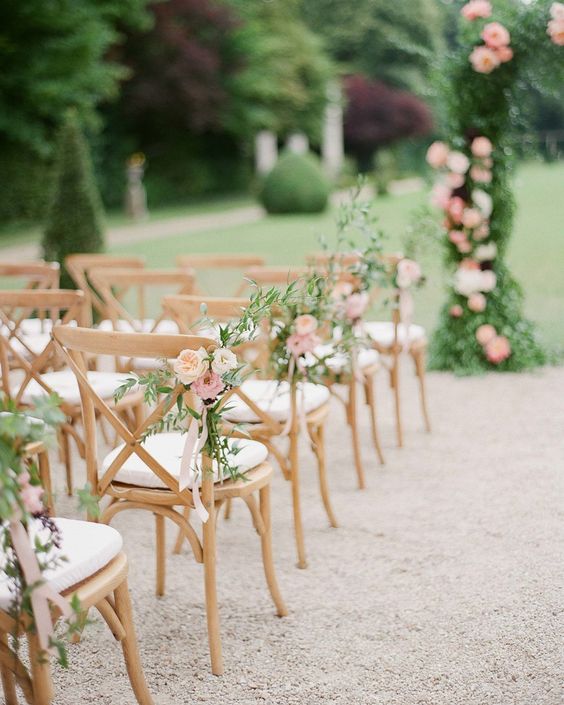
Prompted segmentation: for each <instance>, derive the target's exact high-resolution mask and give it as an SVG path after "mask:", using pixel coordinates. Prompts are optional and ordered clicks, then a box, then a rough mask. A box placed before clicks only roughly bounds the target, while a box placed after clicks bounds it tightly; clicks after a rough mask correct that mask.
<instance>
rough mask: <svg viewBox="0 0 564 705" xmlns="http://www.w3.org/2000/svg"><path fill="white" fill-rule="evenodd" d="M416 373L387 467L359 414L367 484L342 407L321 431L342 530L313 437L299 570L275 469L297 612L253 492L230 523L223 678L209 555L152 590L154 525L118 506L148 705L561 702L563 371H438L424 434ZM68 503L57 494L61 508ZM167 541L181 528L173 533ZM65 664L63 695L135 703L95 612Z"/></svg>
mask: <svg viewBox="0 0 564 705" xmlns="http://www.w3.org/2000/svg"><path fill="white" fill-rule="evenodd" d="M405 382H406V384H405V393H404V399H405V418H406V447H405V448H404V449H403V450H398V449H396V448H394V445H393V442H394V441H393V439H394V436H393V425H392V423H391V418H392V417H391V406H390V394H389V393H388V390H387V389H386V388H385V380H384V378H383V377H382V378H381V379H380V383H379V384H380V389H379V398H380V400H381V418H382V420H381V428H382V437H383V441H384V445H385V452H386V455H387V464H386V466H385V467H383V468H382V467H380V466H378V465H377V464H376V462H375V457H374V453H373V449H372V446H371V445H370V443H369V433H368V426H367V422H366V420H364V428H363V437H364V456H365V460H366V465H367V468H366V469H367V472H368V478H369V487H368V489H367V490H365V491H363V492H360V491H358V490H356V489H355V480H354V471H353V468H352V464H351V454H350V449H349V445H348V442H347V438H348V437H347V436H346V432H345V430H344V429H341V428H340V424H341V423H342V417H341V414H340V409H339V408H337V407H336V408H335V414H334V418H333V419H332V420H331V423H330V429H329V433H328V434H327V437H328V458H329V461H330V462H329V472H330V482H331V491H332V498H333V503H334V508H335V511H336V513H337V517H338V519H339V521H340V528H339V529H330V528H328V526H327V521H326V518H325V516H324V514H323V512H322V509H321V505H320V500H319V497H318V493H317V486H316V478H315V474H314V465H313V462H312V459H311V456H310V455H309V452H308V451H307V449H304V453H303V455H302V457H303V498H304V506H305V531H306V541H307V549H308V554H309V563H310V565H309V568H308V569H307V570H298V569H297V568H295V550H294V541H293V535H292V529H291V514H290V497H289V485H288V484H286V483H284V481H283V480H282V479H281V477H280V475H279V474H277V476H276V479H275V482H274V487H273V490H274V493H273V512H274V534H275V535H274V543H275V558H276V564H277V569H278V577H279V581H280V584H281V588H282V591H283V594H284V596H285V599H286V601H287V603H288V606H289V609H290V614H289V616H288V617H287V618H285V619H278V618H277V617H275V616H274V613H273V608H272V605H271V603H270V601H269V597H268V594H267V590H266V586H265V584H264V580H263V575H262V572H261V563H260V550H259V543H258V539H257V536H256V534H255V533H254V531H253V530H252V528H251V525H250V521H249V519H250V517H249V515H248V511H247V509H246V507H245V506H244V504H243V503H240V504H237V505H235V506H234V511H233V516H232V519H231V520H230V521H229V522H228V523H227V522H221V524H220V529H219V537H218V544H219V567H218V580H219V596H220V605H221V619H222V634H223V648H224V659H225V667H226V668H225V675H224V676H223V677H221V678H217V677H214V676H212V675H210V671H209V661H208V649H207V639H206V626H205V612H204V606H203V577H202V570H201V567H200V566H199V565H197V564H196V563H195V562H194V561H193V560H192V559H191V556H190V555H188V552H187V549H185V553H184V555H182V556H171V557H170V559H169V562H168V587H167V594H166V596H165V597H164V598H160V599H157V598H156V597H155V595H154V560H153V519H152V517H151V516H147V515H145V514H142V513H129V514H128V513H125V514H123V515H121V516H118V518H117V519H116V521H115V526H116V527H117V528H118V529H119V530H120V531H122V533H123V535H124V538H125V547H126V550H127V552H128V554H129V556H130V561H131V577H130V586H131V591H132V597H133V603H134V610H135V618H136V624H137V630H138V637H139V641H140V650H141V656H142V661H143V664H144V667H145V672H146V675H147V679H148V681H149V685H150V688H151V690H152V692H153V693H154V697H155V703H156V705H184V704H185V703H186V704H188V703H190V704H192V703H212V704H217V705H219V704H220V703H221V705H255V704H260V705H262V704H263V703H269V704H273V705H278V704H280V705H306V704H307V705H318V704H319V705H321V704H323V705H325V704H329V703H335V704H339V705H341V704H342V705H371V704H375V705H376V704H378V705H561V703H562V702H564V692H563V690H562V673H563V670H564V669H563V666H564V659H563V654H562V642H561V641H560V640H559V631H558V627H559V626H560V627H561V626H562V620H561V617H562V596H561V594H560V595H559V593H558V588H559V584H561V583H562V577H563V575H562V569H561V564H562V561H561V558H562V553H561V549H562V545H561V544H562V537H563V534H562V529H561V525H560V523H559V510H560V509H561V499H562V489H563V488H562V480H561V476H562V473H561V472H560V474H559V473H558V470H559V469H560V471H562V468H563V462H562V456H563V450H564V440H563V429H564V406H563V404H562V391H564V368H559V369H558V368H556V369H554V368H553V369H546V370H544V371H542V372H540V373H538V374H527V375H490V376H484V377H481V378H471V379H455V378H453V377H452V376H450V375H446V374H430V375H429V392H430V405H431V412H432V420H433V424H434V432H433V434H432V435H426V434H424V433H423V432H422V431H421V423H420V417H419V413H418V408H417V403H416V402H417V396H416V394H415V388H414V385H413V380H412V379H411V374H409V375H405ZM558 390H560V393H559V392H558ZM79 481H80V480H79ZM57 483H58V484H59V486H61V479H60V473H59V475H58V477H57ZM71 507H72V505H71V504H70V503H69V502H68V501H66V500H63V499H61V500H60V502H59V509H60V510H61V513H65V512H67V513H71ZM173 536H174V532H173V531H172V527H171V530H170V531H169V535H168V540H169V544H172V540H173ZM559 555H560V559H559ZM560 634H561V632H560ZM70 660H71V666H70V668H69V670H68V671H66V672H65V671H62V670H60V669H57V670H56V672H55V686H56V693H57V695H56V698H55V702H56V703H57V704H59V705H79V704H82V703H97V705H110V704H111V705H126V704H129V703H134V698H133V695H132V692H131V691H130V688H129V684H128V681H127V678H126V676H125V670H124V667H123V663H122V659H121V651H120V649H119V648H118V647H117V646H116V644H115V642H114V641H113V639H112V638H111V636H110V634H109V632H108V631H107V629H106V628H105V626H104V625H103V624H102V623H101V622H100V621H99V620H97V621H96V622H95V623H94V624H93V625H91V626H90V627H89V628H88V629H87V631H86V633H85V636H84V639H83V641H82V643H81V644H78V645H73V646H71V647H70ZM108 674H112V677H111V678H110V677H109V676H108Z"/></svg>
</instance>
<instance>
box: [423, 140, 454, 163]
mask: <svg viewBox="0 0 564 705" xmlns="http://www.w3.org/2000/svg"><path fill="white" fill-rule="evenodd" d="M449 152H450V150H449V148H448V146H447V145H446V144H445V143H444V142H433V144H432V145H430V146H429V149H428V150H427V156H426V159H427V164H429V166H431V167H433V169H440V168H441V167H442V166H446V163H447V158H448V155H449Z"/></svg>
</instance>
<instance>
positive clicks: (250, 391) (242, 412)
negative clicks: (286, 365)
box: [224, 379, 331, 423]
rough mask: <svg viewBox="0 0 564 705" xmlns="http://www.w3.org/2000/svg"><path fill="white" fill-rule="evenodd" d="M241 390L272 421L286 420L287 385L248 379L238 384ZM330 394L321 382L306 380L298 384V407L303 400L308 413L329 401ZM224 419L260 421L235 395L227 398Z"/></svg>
mask: <svg viewBox="0 0 564 705" xmlns="http://www.w3.org/2000/svg"><path fill="white" fill-rule="evenodd" d="M241 389H242V391H243V392H244V393H245V394H246V395H247V396H248V397H249V398H250V399H252V400H253V401H254V402H255V404H256V405H257V406H258V407H259V409H261V410H263V411H265V412H266V413H268V414H269V415H270V416H271V417H272V418H273V419H275V420H276V421H286V420H287V419H288V417H289V415H290V385H289V384H288V382H276V381H275V380H266V379H248V380H246V381H245V382H243V384H242V385H241ZM330 396H331V393H330V392H329V389H328V388H327V387H324V386H323V385H321V384H311V383H310V382H306V383H305V384H303V383H300V384H299V385H298V397H297V403H298V408H299V407H300V405H301V404H302V403H304V402H305V405H304V406H305V408H304V411H305V413H306V414H309V413H310V412H311V411H315V409H318V408H319V407H320V406H322V405H323V404H325V403H326V402H327V401H329V398H330ZM227 406H228V407H229V409H228V410H226V411H225V414H224V418H225V419H227V420H228V421H230V422H231V423H260V422H261V419H260V418H259V417H258V416H257V415H256V414H255V412H254V411H253V410H252V409H251V408H249V406H248V405H247V404H246V403H245V402H244V401H243V400H242V399H241V398H240V397H238V396H237V395H236V394H235V395H233V396H232V397H230V399H229V401H228V403H227Z"/></svg>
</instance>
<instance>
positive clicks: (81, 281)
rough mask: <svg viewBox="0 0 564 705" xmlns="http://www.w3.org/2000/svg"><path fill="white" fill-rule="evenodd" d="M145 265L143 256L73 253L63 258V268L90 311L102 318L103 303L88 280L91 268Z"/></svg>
mask: <svg viewBox="0 0 564 705" xmlns="http://www.w3.org/2000/svg"><path fill="white" fill-rule="evenodd" d="M144 266H145V258H144V257H136V256H130V255H106V254H74V255H68V257H66V258H65V269H66V270H67V272H68V273H69V275H70V276H71V278H72V280H73V281H74V283H75V284H76V286H77V287H78V288H79V289H80V290H81V291H83V292H84V295H85V296H86V298H87V301H88V304H89V306H90V308H91V310H92V313H94V312H95V313H96V314H97V315H98V316H100V317H102V318H107V315H106V308H105V304H104V302H103V301H102V299H101V298H100V296H99V295H98V292H97V291H96V289H95V288H94V287H93V286H92V283H91V281H90V276H89V273H90V270H91V269H94V268H96V269H102V268H106V267H110V268H111V267H127V268H128V269H134V268H135V269H142V268H143V267H144Z"/></svg>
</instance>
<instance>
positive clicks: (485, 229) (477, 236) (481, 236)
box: [472, 223, 490, 240]
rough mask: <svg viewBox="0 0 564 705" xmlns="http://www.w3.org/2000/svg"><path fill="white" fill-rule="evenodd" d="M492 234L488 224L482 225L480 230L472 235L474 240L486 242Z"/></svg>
mask: <svg viewBox="0 0 564 705" xmlns="http://www.w3.org/2000/svg"><path fill="white" fill-rule="evenodd" d="M489 234H490V226H489V225H488V224H487V223H482V224H481V225H480V227H479V228H476V230H474V232H473V233H472V237H473V238H474V240H485V239H486V238H487V237H488V235H489Z"/></svg>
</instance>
